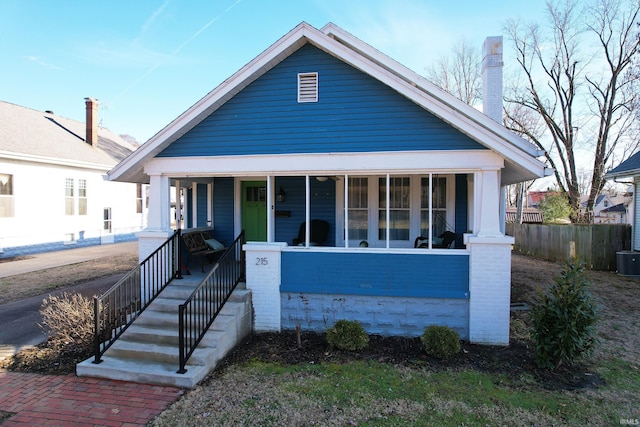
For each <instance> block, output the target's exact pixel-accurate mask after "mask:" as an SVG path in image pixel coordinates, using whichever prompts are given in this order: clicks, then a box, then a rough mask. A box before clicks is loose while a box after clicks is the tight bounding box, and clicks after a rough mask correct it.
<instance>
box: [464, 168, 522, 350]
mask: <svg viewBox="0 0 640 427" xmlns="http://www.w3.org/2000/svg"><path fill="white" fill-rule="evenodd" d="M475 182H476V185H475V189H474V200H475V203H476V206H477V209H476V214H477V215H478V218H477V222H476V227H475V228H474V229H475V231H476V233H475V234H473V235H470V234H468V235H465V245H466V247H467V250H468V251H469V341H470V342H472V343H477V344H494V345H508V344H509V319H510V318H509V316H510V309H511V245H513V243H514V239H513V237H509V236H505V235H504V234H502V232H501V231H500V228H501V227H500V207H501V202H500V196H501V194H502V192H501V187H500V175H499V171H498V170H485V171H482V172H481V173H480V174H477V175H476V179H475Z"/></svg>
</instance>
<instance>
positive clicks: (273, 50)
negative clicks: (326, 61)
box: [109, 22, 546, 184]
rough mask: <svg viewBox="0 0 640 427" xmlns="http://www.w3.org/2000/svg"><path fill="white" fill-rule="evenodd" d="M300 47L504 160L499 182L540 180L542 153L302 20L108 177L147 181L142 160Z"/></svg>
mask: <svg viewBox="0 0 640 427" xmlns="http://www.w3.org/2000/svg"><path fill="white" fill-rule="evenodd" d="M306 43H310V44H312V45H314V46H315V47H317V48H319V49H321V50H323V51H324V52H326V53H328V54H330V55H332V56H334V57H336V58H338V59H340V60H341V61H343V62H345V63H347V64H349V65H351V66H352V67H355V68H356V69H358V70H360V71H362V72H364V73H365V74H368V75H370V76H371V77H373V78H375V79H377V80H379V81H380V82H382V83H384V84H386V85H387V86H389V87H390V88H392V89H394V90H395V91H397V92H398V93H399V94H401V95H403V96H405V97H406V98H408V99H409V100H411V101H413V102H414V103H415V104H417V105H419V106H421V107H422V108H424V109H425V110H427V111H429V112H431V113H432V114H434V115H435V116H437V117H439V118H440V119H442V120H444V121H445V122H447V123H448V124H450V125H451V126H453V127H455V128H456V129H458V130H459V131H461V132H462V133H464V134H466V135H468V136H469V137H471V138H472V139H474V140H476V141H478V142H479V143H481V144H482V145H484V146H485V147H487V148H489V149H491V150H493V151H495V152H497V153H498V154H500V155H501V156H502V157H503V158H504V159H505V169H504V170H503V173H502V183H503V184H510V183H515V182H519V181H524V180H530V179H535V178H539V177H542V176H545V172H546V168H545V166H544V164H543V163H542V162H540V161H539V160H537V157H538V156H540V155H541V154H542V153H541V152H540V151H539V150H537V148H536V147H534V146H533V145H532V144H530V143H529V142H527V141H526V140H524V139H523V138H521V137H519V136H517V135H515V134H514V133H512V132H510V131H509V130H507V129H506V128H504V127H503V126H501V125H500V124H498V123H496V122H495V121H493V120H491V119H490V118H488V117H487V116H485V115H484V114H482V113H481V112H479V111H477V110H476V109H474V108H473V107H471V106H469V105H467V104H465V103H463V102H462V101H460V100H458V99H457V98H455V97H454V96H452V95H450V94H448V93H447V92H445V91H443V90H442V89H440V88H438V87H437V86H435V85H434V84H432V83H430V82H428V81H427V80H426V79H424V78H423V77H421V76H419V75H418V74H416V73H414V72H413V71H411V70H409V69H408V68H406V67H404V66H403V65H401V64H399V63H398V62H396V61H394V60H392V59H391V58H389V57H388V56H386V55H384V54H382V53H381V52H379V51H378V50H376V49H374V48H373V47H371V46H369V45H368V44H366V43H364V42H363V41H361V40H359V39H357V38H356V37H354V36H352V35H351V34H349V33H347V32H345V31H344V30H342V29H341V28H339V27H337V26H335V25H334V24H328V25H326V26H325V27H323V28H322V29H321V30H318V29H316V28H314V27H312V26H310V25H309V24H307V23H305V22H303V23H301V24H299V25H298V26H296V27H295V28H294V29H293V30H291V31H290V32H289V33H287V34H286V35H285V36H283V37H282V38H280V39H279V40H278V41H276V42H275V43H274V44H273V45H271V46H270V47H269V48H267V49H266V50H265V51H264V52H262V53H261V54H260V55H258V56H257V57H256V58H255V59H253V60H252V61H251V62H249V63H248V64H246V65H245V66H244V67H242V68H241V69H240V70H238V71H237V72H236V73H235V74H233V75H232V76H231V77H230V78H228V79H227V80H225V81H224V82H222V83H221V84H220V85H219V86H218V87H216V88H215V89H214V90H212V91H211V92H209V93H208V94H207V95H206V96H205V97H203V98H202V99H200V100H199V101H198V102H197V103H195V104H194V105H193V106H192V107H191V108H189V109H188V110H187V111H185V112H184V113H183V114H181V115H180V116H178V117H177V118H176V119H174V120H173V121H172V122H171V123H169V124H168V125H167V126H165V127H164V128H163V129H162V130H160V131H159V132H158V133H157V134H156V135H154V136H153V137H152V138H151V139H149V141H147V142H146V143H145V144H143V145H142V146H141V147H140V148H139V149H138V150H137V151H136V152H135V153H133V154H132V155H130V156H129V157H127V158H126V159H125V160H124V161H122V162H121V163H120V164H118V165H117V166H116V167H114V168H113V169H112V170H111V171H110V172H109V178H110V179H111V180H116V181H130V182H148V177H147V176H146V175H145V173H144V170H143V167H144V164H145V163H146V161H148V160H150V159H152V158H154V157H155V156H157V155H158V154H159V153H160V152H161V151H162V150H164V149H165V148H166V147H168V146H169V145H170V144H172V143H173V142H174V141H176V140H177V139H178V138H180V137H181V136H182V135H184V134H185V133H187V132H188V131H189V130H191V129H193V128H194V127H195V126H196V125H197V124H198V123H200V122H201V121H202V120H204V119H205V118H206V117H208V116H209V115H210V114H212V113H213V112H214V111H216V110H217V109H218V108H220V107H221V106H222V105H223V104H224V103H225V102H227V101H228V100H229V99H231V98H233V97H234V96H235V95H236V94H237V93H239V92H240V91H241V90H243V89H244V88H245V87H247V86H248V85H249V84H250V83H252V82H253V81H255V80H257V79H258V78H259V77H260V76H262V75H263V74H265V73H266V72H267V71H269V70H270V69H272V68H273V67H274V66H275V65H277V64H278V63H280V62H281V61H282V60H283V59H285V58H286V57H288V56H289V55H291V54H292V53H293V52H295V51H296V50H298V49H299V48H300V47H301V46H303V45H304V44H306Z"/></svg>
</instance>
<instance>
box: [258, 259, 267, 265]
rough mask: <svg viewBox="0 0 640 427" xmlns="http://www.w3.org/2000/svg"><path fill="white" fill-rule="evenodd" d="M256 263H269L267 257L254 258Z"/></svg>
mask: <svg viewBox="0 0 640 427" xmlns="http://www.w3.org/2000/svg"><path fill="white" fill-rule="evenodd" d="M256 265H269V258H256Z"/></svg>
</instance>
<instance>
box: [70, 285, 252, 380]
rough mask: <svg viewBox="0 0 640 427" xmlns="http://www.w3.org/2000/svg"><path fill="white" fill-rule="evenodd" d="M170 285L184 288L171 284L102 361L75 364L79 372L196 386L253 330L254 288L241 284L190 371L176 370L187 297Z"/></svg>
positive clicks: (196, 353) (194, 356)
mask: <svg viewBox="0 0 640 427" xmlns="http://www.w3.org/2000/svg"><path fill="white" fill-rule="evenodd" d="M183 286H184V285H177V286H175V287H183ZM170 290H172V292H169V295H171V296H173V295H177V294H181V293H182V292H183V291H184V290H185V289H179V290H177V291H175V290H173V287H172V286H171V285H169V286H168V287H167V288H166V289H165V290H164V291H163V292H162V294H161V296H159V297H158V298H157V299H156V300H154V301H153V302H152V303H151V305H150V306H149V307H148V308H147V310H145V311H144V312H143V313H142V314H141V315H140V316H139V317H138V318H137V319H136V320H135V322H134V323H133V324H132V325H131V326H130V327H129V328H128V329H127V330H126V331H125V332H124V334H123V335H122V336H121V337H120V339H119V340H118V341H116V342H115V343H114V344H113V345H112V346H111V348H109V349H108V350H107V351H106V352H105V354H104V355H103V357H102V362H101V363H99V364H94V363H92V361H93V358H91V359H88V360H85V361H84V362H81V363H80V364H78V365H77V366H76V373H77V375H79V376H92V377H98V378H112V379H119V380H125V381H135V382H141V383H151V384H161V385H172V386H178V387H187V388H192V387H194V386H195V385H196V384H197V383H198V382H199V381H200V380H202V379H203V378H204V377H205V376H206V375H207V373H208V372H209V371H210V370H211V369H214V368H215V367H216V366H217V364H218V363H219V362H220V361H221V360H222V359H223V358H224V357H225V356H226V355H227V354H228V353H229V352H230V351H231V350H232V349H233V348H234V347H235V346H236V345H238V344H239V343H240V342H241V341H242V340H243V339H245V338H246V337H247V336H248V335H249V334H250V333H251V331H252V330H253V314H252V308H251V291H249V290H246V289H236V290H235V291H234V293H233V294H232V295H231V297H230V298H229V301H227V303H226V304H225V306H224V307H223V308H222V310H221V312H220V314H219V315H218V317H216V320H215V321H214V323H213V324H212V325H211V327H210V328H209V330H208V331H207V333H206V334H205V336H204V337H203V339H202V340H201V342H200V344H199V346H198V348H196V350H195V351H194V352H193V354H192V356H191V357H190V358H189V360H188V363H187V366H186V369H187V372H186V373H185V374H177V373H176V371H177V370H178V368H179V355H178V354H179V353H178V314H177V313H178V308H177V306H178V304H179V303H181V302H182V301H180V302H178V300H177V299H175V298H167V297H166V294H165V293H166V292H167V291H170ZM190 294H191V291H190V292H189V295H190ZM187 296H188V295H187ZM176 302H178V303H177V304H176Z"/></svg>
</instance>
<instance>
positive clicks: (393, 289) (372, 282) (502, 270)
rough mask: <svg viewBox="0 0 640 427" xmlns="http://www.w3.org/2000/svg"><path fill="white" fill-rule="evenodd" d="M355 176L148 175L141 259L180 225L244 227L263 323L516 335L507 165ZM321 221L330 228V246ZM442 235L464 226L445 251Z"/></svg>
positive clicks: (251, 284) (230, 234)
mask: <svg viewBox="0 0 640 427" xmlns="http://www.w3.org/2000/svg"><path fill="white" fill-rule="evenodd" d="M478 154H480V153H478ZM355 172H356V171H353V173H344V171H342V173H339V171H335V170H331V171H322V172H320V171H318V173H313V174H303V175H296V174H286V175H285V174H278V175H257V174H255V173H254V174H246V173H245V174H240V173H237V174H232V175H235V176H219V175H218V174H216V175H212V176H202V175H204V174H198V175H200V176H193V174H188V173H184V174H182V175H174V176H171V175H168V174H166V173H163V174H157V175H155V174H150V178H151V189H152V191H151V193H150V200H149V203H150V210H149V226H150V227H149V228H148V229H147V230H146V231H144V232H143V233H141V234H140V235H139V237H140V251H141V252H140V255H141V257H143V256H144V251H145V248H147V249H146V250H150V249H152V248H153V247H154V245H155V244H156V243H157V242H158V241H159V239H162V238H163V236H166V234H167V233H170V232H171V230H172V229H174V228H177V227H179V228H182V229H183V230H184V231H188V230H190V229H209V230H211V232H212V235H213V236H214V238H215V239H217V240H218V241H220V242H222V243H223V244H225V243H226V242H229V241H233V238H234V236H235V235H238V234H239V233H240V231H242V230H244V231H245V233H246V236H247V238H246V240H247V244H246V245H245V246H244V250H245V252H246V259H247V288H248V289H251V290H252V293H253V306H254V311H255V323H254V328H255V330H256V331H273V330H276V331H278V330H281V329H294V328H295V327H297V326H300V327H302V328H303V329H307V330H316V331H322V330H324V329H325V328H326V327H328V326H330V325H332V324H333V323H334V322H335V321H336V320H338V319H341V318H349V319H352V320H359V321H360V322H361V323H362V324H363V325H364V326H365V328H366V329H367V330H368V331H369V332H370V333H377V334H381V335H405V336H417V335H420V334H421V333H422V331H423V330H424V327H426V326H428V325H429V324H447V325H449V326H452V327H454V328H455V329H456V330H457V331H458V332H459V333H460V335H461V337H462V338H464V339H468V340H470V341H472V342H485V343H492V344H501V343H502V344H505V343H508V323H509V320H508V313H509V309H508V306H509V283H510V271H509V268H510V267H509V266H510V245H511V243H512V239H511V238H509V237H505V236H504V235H503V234H502V233H501V230H500V225H499V224H500V215H501V212H500V211H499V210H498V207H499V206H501V204H500V203H499V200H500V199H501V197H500V172H499V170H498V169H497V168H493V169H492V170H487V169H485V170H480V171H479V170H446V171H437V173H436V171H426V170H413V171H410V173H407V172H405V173H398V171H396V172H395V173H392V172H390V171H385V172H382V171H368V172H367V173H366V174H365V173H362V171H360V173H355ZM154 184H155V185H154ZM172 195H173V197H172ZM172 199H174V200H175V205H174V206H175V208H172V203H171V200H172ZM154 206H155V208H154ZM345 207H346V208H345ZM176 219H181V221H176ZM314 220H320V221H322V222H324V223H326V224H327V225H328V232H327V233H326V237H325V238H324V239H323V241H321V242H318V241H315V240H318V239H316V236H315V235H314V230H313V227H312V224H313V223H314ZM153 225H156V227H157V228H156V229H155V230H154V229H153V228H152V226H153ZM445 231H448V232H451V233H454V234H455V240H454V241H453V242H452V243H451V244H450V245H449V246H447V247H443V245H442V238H441V237H440V236H441V235H442V233H444V232H445ZM418 238H421V239H420V240H419V241H418ZM418 243H419V244H418ZM474 289H475V290H477V292H474ZM492 289H493V291H492ZM492 307H493V308H492ZM505 307H506V309H505ZM496 313H500V314H496ZM502 313H504V314H502ZM472 319H478V321H473V320H472Z"/></svg>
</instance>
